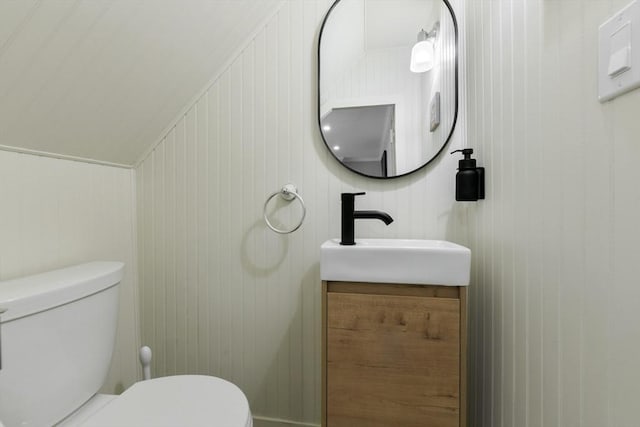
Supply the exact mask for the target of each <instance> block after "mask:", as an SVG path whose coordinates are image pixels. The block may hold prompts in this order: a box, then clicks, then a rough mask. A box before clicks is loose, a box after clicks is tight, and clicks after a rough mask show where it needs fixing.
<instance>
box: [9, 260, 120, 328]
mask: <svg viewBox="0 0 640 427" xmlns="http://www.w3.org/2000/svg"><path fill="white" fill-rule="evenodd" d="M123 271H124V263H122V262H109V261H97V262H89V263H86V264H80V265H75V266H73V267H67V268H62V269H60V270H54V271H49V272H47V273H41V274H36V275H33V276H27V277H21V278H19V279H12V280H6V281H3V282H0V309H4V310H6V311H5V312H4V313H3V314H2V315H1V316H0V321H1V322H2V323H6V322H9V321H11V320H15V319H18V318H20V317H24V316H28V315H31V314H35V313H38V312H41V311H45V310H49V309H51V308H54V307H58V306H60V305H63V304H67V303H70V302H72V301H76V300H78V299H81V298H84V297H87V296H89V295H92V294H95V293H97V292H100V291H102V290H104V289H107V288H109V287H111V286H114V285H116V284H118V283H119V282H120V281H121V280H122V276H123Z"/></svg>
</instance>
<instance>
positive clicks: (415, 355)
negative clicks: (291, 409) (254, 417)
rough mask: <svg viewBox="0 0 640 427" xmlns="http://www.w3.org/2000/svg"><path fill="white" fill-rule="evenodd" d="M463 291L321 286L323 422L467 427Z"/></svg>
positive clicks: (352, 425) (333, 426)
mask: <svg viewBox="0 0 640 427" xmlns="http://www.w3.org/2000/svg"><path fill="white" fill-rule="evenodd" d="M466 336H467V334H466V288H465V287H453V286H424V285H398V284H379V283H351V282H323V283H322V425H323V426H328V427H341V426H349V427H357V426H368V427H370V426H390V427H391V426H402V427H409V426H421V427H465V426H466Z"/></svg>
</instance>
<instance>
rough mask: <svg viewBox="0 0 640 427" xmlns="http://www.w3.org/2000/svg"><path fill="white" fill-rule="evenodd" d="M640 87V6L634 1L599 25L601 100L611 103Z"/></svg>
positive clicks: (599, 93)
mask: <svg viewBox="0 0 640 427" xmlns="http://www.w3.org/2000/svg"><path fill="white" fill-rule="evenodd" d="M638 87H640V5H639V4H638V0H634V1H633V2H631V3H630V4H629V5H628V6H626V7H625V8H624V9H622V10H621V11H620V12H618V13H616V14H615V15H614V16H613V17H612V18H610V19H609V20H607V22H605V23H604V24H602V25H600V30H599V34H598V99H599V100H600V102H606V101H610V100H612V99H613V98H615V97H618V96H620V95H622V94H623V93H626V92H629V91H631V90H633V89H636V88H638Z"/></svg>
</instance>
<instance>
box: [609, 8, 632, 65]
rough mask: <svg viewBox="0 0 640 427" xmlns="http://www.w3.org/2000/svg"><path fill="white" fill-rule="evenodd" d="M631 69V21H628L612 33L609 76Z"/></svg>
mask: <svg viewBox="0 0 640 427" xmlns="http://www.w3.org/2000/svg"><path fill="white" fill-rule="evenodd" d="M629 69H631V22H629V21H627V22H626V23H625V24H624V25H622V27H620V28H619V29H618V30H616V31H615V32H614V33H613V34H612V35H611V56H610V57H609V69H608V71H609V73H608V74H609V77H615V76H617V75H619V74H621V73H624V72H625V71H627V70H629Z"/></svg>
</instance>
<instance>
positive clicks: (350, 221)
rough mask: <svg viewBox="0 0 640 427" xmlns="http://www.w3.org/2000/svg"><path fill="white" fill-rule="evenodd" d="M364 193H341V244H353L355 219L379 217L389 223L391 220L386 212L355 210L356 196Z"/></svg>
mask: <svg viewBox="0 0 640 427" xmlns="http://www.w3.org/2000/svg"><path fill="white" fill-rule="evenodd" d="M364 194H365V193H342V239H341V240H340V244H341V245H355V244H356V242H355V239H354V236H353V235H354V228H355V221H354V220H356V219H379V220H380V221H382V222H384V223H385V224H387V225H389V224H391V223H392V222H393V218H391V216H389V214H388V213H386V212H380V211H356V210H355V208H354V204H355V203H354V201H355V198H356V196H362V195H364Z"/></svg>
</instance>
